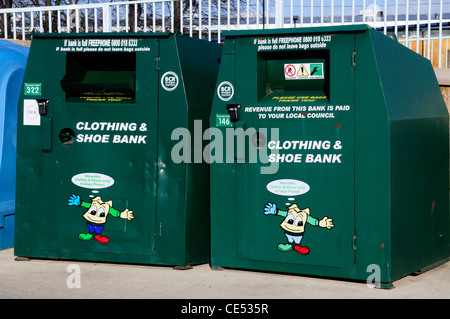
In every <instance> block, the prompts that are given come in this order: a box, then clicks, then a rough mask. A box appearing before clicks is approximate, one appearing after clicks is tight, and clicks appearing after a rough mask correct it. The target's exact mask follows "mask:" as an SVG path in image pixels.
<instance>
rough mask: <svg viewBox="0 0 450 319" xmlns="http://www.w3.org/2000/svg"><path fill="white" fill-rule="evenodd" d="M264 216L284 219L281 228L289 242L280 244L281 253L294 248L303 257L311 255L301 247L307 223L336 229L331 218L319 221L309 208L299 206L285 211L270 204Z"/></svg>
mask: <svg viewBox="0 0 450 319" xmlns="http://www.w3.org/2000/svg"><path fill="white" fill-rule="evenodd" d="M264 214H265V215H276V216H281V217H284V220H283V221H282V222H281V224H280V227H281V228H282V229H283V230H284V234H285V235H286V237H287V241H288V242H287V243H286V244H284V243H280V244H278V246H277V248H278V250H279V251H281V252H288V251H290V250H292V248H294V250H295V251H296V252H298V253H299V254H301V255H307V254H309V248H308V247H305V246H300V242H301V241H302V239H303V234H304V232H305V226H306V223H308V224H310V225H312V226H319V227H322V228H326V229H331V228H333V227H334V225H333V220H332V219H331V218H328V217H324V218H322V219H321V220H318V219H316V218H314V217H312V216H311V212H310V209H309V208H304V209H300V208H299V207H298V206H297V204H292V205H291V206H289V207H288V210H287V211H283V210H279V209H277V205H276V204H274V203H270V202H269V203H267V204H266V205H265V206H264Z"/></svg>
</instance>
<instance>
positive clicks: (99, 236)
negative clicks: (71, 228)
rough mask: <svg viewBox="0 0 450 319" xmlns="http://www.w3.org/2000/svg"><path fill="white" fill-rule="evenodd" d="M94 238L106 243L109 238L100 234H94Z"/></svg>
mask: <svg viewBox="0 0 450 319" xmlns="http://www.w3.org/2000/svg"><path fill="white" fill-rule="evenodd" d="M94 239H95V240H96V241H98V242H99V243H100V244H107V243H108V242H109V238H108V237H106V236H102V235H100V234H97V235H95V237H94Z"/></svg>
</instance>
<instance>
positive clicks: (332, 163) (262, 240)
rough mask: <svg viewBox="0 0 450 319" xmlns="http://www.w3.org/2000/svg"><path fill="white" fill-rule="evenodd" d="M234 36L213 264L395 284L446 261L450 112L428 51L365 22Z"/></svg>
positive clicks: (215, 169) (223, 80)
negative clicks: (406, 44)
mask: <svg viewBox="0 0 450 319" xmlns="http://www.w3.org/2000/svg"><path fill="white" fill-rule="evenodd" d="M224 35H225V37H226V40H225V45H224V53H223V58H222V61H221V65H220V70H219V76H218V81H217V86H216V90H215V97H214V102H213V108H212V112H211V117H210V126H211V127H215V130H216V132H215V134H216V135H217V136H218V135H220V133H221V135H222V136H224V137H225V136H226V137H228V136H230V135H231V136H232V138H227V139H226V141H224V142H223V143H222V144H223V153H224V154H227V158H226V160H225V159H224V160H222V161H218V160H216V161H212V163H211V265H212V267H214V268H216V267H217V268H220V267H234V268H243V269H256V270H263V271H275V272H285V273H293V274H308V275H317V276H327V277H337V278H346V279H354V280H362V281H366V280H367V281H368V282H371V283H374V284H377V285H381V286H385V287H390V286H391V285H392V282H393V281H395V280H397V279H398V278H400V277H402V276H405V275H408V274H410V273H413V272H415V271H419V270H425V269H428V268H430V267H433V266H434V265H437V264H439V263H441V262H445V261H447V260H448V256H449V196H448V185H449V159H448V157H449V147H448V145H449V122H448V113H447V109H446V106H445V104H444V101H443V98H442V95H441V92H440V90H439V86H438V83H437V80H436V77H435V75H434V72H433V69H432V66H431V64H430V62H429V61H428V60H426V59H424V58H422V57H421V56H419V55H418V54H416V53H414V52H413V51H411V50H409V49H407V48H406V47H404V46H402V45H401V44H399V43H398V42H397V41H395V40H393V39H391V38H389V37H387V36H384V35H383V34H381V33H379V32H378V31H376V30H374V29H371V28H369V27H367V26H365V25H358V26H343V27H321V28H302V29H295V30H294V29H280V30H259V31H258V30H252V31H246V32H235V31H230V32H226V33H224ZM227 134H228V135H227ZM218 145H219V144H216V146H217V147H220V146H218ZM227 150H228V153H226V152H227ZM230 151H234V154H232V156H230V155H229V152H230Z"/></svg>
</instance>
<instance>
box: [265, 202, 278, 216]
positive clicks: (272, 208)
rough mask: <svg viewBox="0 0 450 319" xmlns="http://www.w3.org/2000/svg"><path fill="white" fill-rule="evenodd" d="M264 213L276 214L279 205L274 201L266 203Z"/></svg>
mask: <svg viewBox="0 0 450 319" xmlns="http://www.w3.org/2000/svg"><path fill="white" fill-rule="evenodd" d="M264 214H265V215H276V214H277V205H276V204H274V203H267V204H266V205H264Z"/></svg>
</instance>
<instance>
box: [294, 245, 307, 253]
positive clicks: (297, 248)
mask: <svg viewBox="0 0 450 319" xmlns="http://www.w3.org/2000/svg"><path fill="white" fill-rule="evenodd" d="M294 250H295V251H296V252H298V253H299V254H300V255H308V254H309V248H308V247H305V246H300V245H295V246H294Z"/></svg>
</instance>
